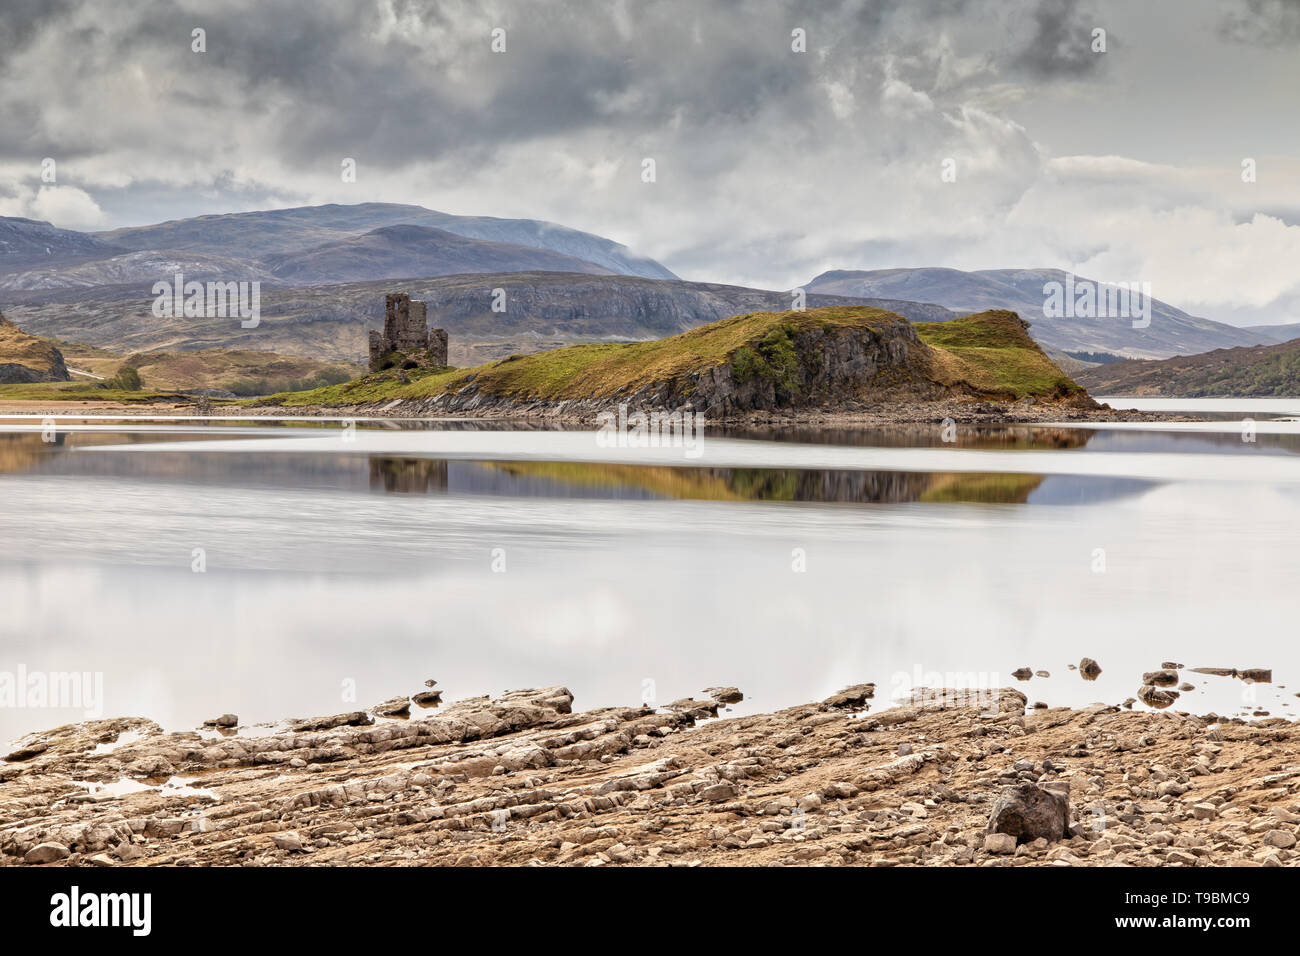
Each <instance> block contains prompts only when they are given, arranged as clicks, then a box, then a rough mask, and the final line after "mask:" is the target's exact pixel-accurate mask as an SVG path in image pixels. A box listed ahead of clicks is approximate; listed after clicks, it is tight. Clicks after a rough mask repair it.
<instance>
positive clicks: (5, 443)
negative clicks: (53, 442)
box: [0, 434, 50, 475]
mask: <svg viewBox="0 0 1300 956" xmlns="http://www.w3.org/2000/svg"><path fill="white" fill-rule="evenodd" d="M49 453H50V445H49V443H48V442H45V441H43V440H42V439H41V436H40V435H37V434H25V435H0V475H7V474H9V473H10V472H14V471H26V470H27V469H28V468H31V467H32V466H34V465H35V464H36V463H37V462H39V461H40V460H41V459H42V458H44V457H46V456H48V455H49Z"/></svg>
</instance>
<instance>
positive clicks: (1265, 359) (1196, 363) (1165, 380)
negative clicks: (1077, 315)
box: [1079, 341, 1300, 398]
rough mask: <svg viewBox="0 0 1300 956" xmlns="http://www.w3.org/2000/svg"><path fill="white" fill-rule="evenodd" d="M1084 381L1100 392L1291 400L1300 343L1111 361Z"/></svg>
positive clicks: (1299, 390)
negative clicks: (1146, 359) (1268, 397)
mask: <svg viewBox="0 0 1300 956" xmlns="http://www.w3.org/2000/svg"><path fill="white" fill-rule="evenodd" d="M1079 381H1080V382H1082V383H1083V384H1084V385H1086V386H1087V387H1088V388H1089V389H1090V390H1092V391H1094V392H1096V393H1097V394H1101V395H1165V396H1170V397H1175V398H1195V397H1199V396H1206V397H1209V396H1224V397H1232V396H1240V397H1244V398H1256V397H1267V396H1272V397H1277V398H1290V397H1292V396H1296V395H1300V341H1294V342H1286V343H1283V344H1281V345H1261V346H1256V347H1255V348H1249V349H1242V348H1237V349H1215V350H1214V351H1213V352H1203V353H1201V354H1199V355H1182V356H1178V357H1177V358H1171V359H1165V360H1164V361H1158V362H1139V361H1130V362H1110V363H1108V364H1106V365H1098V366H1097V367H1096V368H1091V369H1088V370H1087V371H1086V372H1082V373H1081V374H1080V375H1079Z"/></svg>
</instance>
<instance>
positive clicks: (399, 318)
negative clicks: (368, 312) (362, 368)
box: [370, 292, 447, 372]
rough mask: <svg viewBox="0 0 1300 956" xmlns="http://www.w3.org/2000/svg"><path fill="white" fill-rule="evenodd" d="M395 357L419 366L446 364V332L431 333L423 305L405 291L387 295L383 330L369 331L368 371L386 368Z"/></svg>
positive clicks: (434, 330) (434, 331)
mask: <svg viewBox="0 0 1300 956" xmlns="http://www.w3.org/2000/svg"><path fill="white" fill-rule="evenodd" d="M394 356H399V357H400V356H405V357H406V358H407V359H408V360H410V361H412V362H415V363H419V364H429V365H434V366H443V365H446V364H447V331H446V330H445V329H433V330H430V329H429V320H428V312H427V307H426V303H424V302H412V301H411V297H410V296H409V295H407V294H406V293H405V292H396V293H389V294H388V296H386V298H385V301H384V331H383V332H377V331H375V330H374V329H371V330H370V371H372V372H378V371H380V370H382V369H384V368H386V367H388V365H390V364H391V363H392V361H393V360H394Z"/></svg>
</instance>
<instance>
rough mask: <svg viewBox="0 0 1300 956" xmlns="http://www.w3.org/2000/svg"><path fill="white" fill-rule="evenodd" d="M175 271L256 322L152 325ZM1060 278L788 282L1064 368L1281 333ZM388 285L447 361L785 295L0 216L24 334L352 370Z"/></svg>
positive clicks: (546, 244) (511, 239)
mask: <svg viewBox="0 0 1300 956" xmlns="http://www.w3.org/2000/svg"><path fill="white" fill-rule="evenodd" d="M178 272H181V273H183V274H184V275H185V278H186V279H187V280H197V281H200V282H204V281H210V280H221V281H232V280H233V281H238V280H256V281H259V282H261V283H262V317H263V321H262V323H261V325H260V326H259V328H257V329H243V328H241V327H240V326H239V324H238V323H230V322H224V321H221V320H209V319H193V318H190V319H187V318H166V319H160V318H157V317H155V316H154V315H153V314H152V312H151V306H152V302H153V294H152V292H151V289H152V287H153V284H154V283H155V282H158V281H160V280H170V279H171V278H172V277H173V276H174V275H175V274H176V273H178ZM1064 279H1065V273H1063V272H1060V271H1059V270H1052V269H1022V270H1013V269H1004V270H985V271H979V272H961V271H958V270H955V269H940V268H915V269H885V270H876V271H832V272H824V273H822V274H821V275H819V276H817V277H816V278H814V279H813V280H812V281H811V282H809V283H808V284H807V285H806V286H805V287H804V289H805V291H806V292H807V293H808V301H807V305H808V307H809V308H816V307H822V306H830V305H869V306H873V307H875V308H881V309H887V310H889V311H893V312H897V313H899V314H901V315H904V316H906V317H907V318H909V319H911V320H912V321H920V322H936V321H947V320H949V319H951V318H953V317H954V316H956V315H959V314H968V313H974V312H981V311H985V310H988V309H1009V310H1012V311H1015V312H1018V313H1019V314H1020V315H1021V316H1022V317H1023V318H1025V319H1027V320H1028V321H1030V323H1031V328H1030V334H1031V335H1032V336H1033V337H1034V339H1035V340H1036V341H1038V343H1039V344H1040V345H1041V346H1042V347H1044V348H1045V349H1047V350H1048V352H1049V353H1050V354H1051V355H1052V356H1053V358H1054V359H1056V360H1058V361H1059V362H1062V363H1064V364H1069V365H1071V368H1072V369H1073V368H1074V367H1075V364H1076V363H1077V360H1083V361H1085V362H1089V361H1093V360H1096V359H1098V358H1101V359H1106V358H1111V357H1121V358H1164V357H1168V356H1171V355H1180V354H1189V353H1196V352H1204V351H1208V350H1210V349H1215V348H1230V347H1234V346H1243V345H1256V344H1265V343H1267V344H1272V343H1276V342H1278V341H1281V340H1282V338H1281V337H1283V336H1288V335H1289V334H1290V329H1289V327H1288V326H1269V327H1261V328H1256V329H1239V328H1235V327H1233V326H1229V325H1224V324H1222V323H1218V322H1214V321H1211V320H1209V319H1204V318H1200V317H1197V316H1193V315H1190V314H1188V313H1186V312H1184V311H1182V310H1181V309H1178V308H1176V307H1174V306H1172V305H1169V304H1168V303H1166V302H1164V301H1160V300H1152V302H1151V322H1150V325H1149V326H1148V327H1146V328H1134V327H1133V325H1132V323H1131V322H1129V321H1128V320H1127V319H1088V318H1068V319H1066V318H1050V317H1048V316H1045V315H1044V300H1045V296H1044V286H1045V284H1047V283H1050V282H1058V281H1063V280H1064ZM398 287H400V289H401V291H406V292H409V293H410V294H411V295H412V297H414V298H417V299H424V300H426V301H428V303H429V310H430V318H431V320H432V321H433V322H434V323H435V324H437V325H440V326H442V327H445V328H447V329H448V331H449V332H450V333H451V336H452V361H453V362H454V363H457V364H461V363H465V362H467V361H470V360H478V361H482V360H485V359H488V358H493V357H501V356H503V355H506V354H510V353H511V352H532V351H537V350H539V349H544V348H550V347H554V346H557V345H564V344H570V343H579V342H594V341H610V340H618V339H636V338H657V337H662V336H665V335H673V334H676V333H678V332H681V331H684V330H686V329H690V328H693V327H695V326H699V325H704V324H707V323H710V322H714V321H717V320H718V319H721V318H726V317H728V316H731V315H736V314H740V313H742V312H748V311H756V310H777V309H787V308H789V307H790V303H791V293H790V292H782V291H775V290H764V289H753V288H747V287H742V286H731V285H721V284H717V283H707V282H688V281H684V280H680V279H678V278H677V277H676V276H674V275H673V273H672V272H670V271H669V270H668V269H667V268H665V267H664V266H663V265H661V264H660V263H658V262H655V261H654V260H652V259H649V258H646V257H644V256H641V255H638V254H636V253H634V252H633V251H631V250H629V249H628V248H627V247H625V246H623V245H621V244H619V243H617V242H614V241H612V240H609V239H606V238H603V237H601V236H597V235H593V234H591V233H587V232H582V231H580V230H576V229H571V228H568V227H566V226H562V225H558V224H555V223H549V222H542V221H538V220H531V219H498V218H491V217H479V216H457V215H452V214H449V213H443V212H438V211H435V210H431V209H425V208H423V207H421V206H413V205H401V204H394V203H362V204H358V205H350V206H341V205H325V206H304V207H297V208H293V209H275V210H267V211H261V212H247V213H230V214H224V215H210V216H199V217H195V218H192V219H180V220H173V221H169V222H163V223H158V224H155V225H148V226H134V227H129V228H122V229H114V230H109V231H105V232H98V233H81V232H76V231H73V230H68V229H59V228H56V227H54V226H52V225H50V224H49V223H43V222H37V221H35V220H31V219H19V218H3V217H0V307H3V308H4V309H5V311H6V312H7V313H8V314H9V315H10V316H11V317H12V318H13V319H14V320H15V321H17V322H18V323H19V324H20V325H21V326H22V328H23V329H25V330H26V331H28V332H31V333H34V334H38V335H45V336H51V337H56V338H59V339H61V340H65V341H71V342H83V343H86V344H88V345H93V346H98V347H101V348H105V349H109V350H112V351H117V352H121V353H123V354H129V353H133V352H141V351H149V350H157V349H167V350H170V351H188V350H197V349H207V348H241V349H254V350H267V351H282V352H288V353H292V354H300V355H307V356H311V357H313V358H317V359H322V360H329V361H339V362H356V361H360V360H362V359H363V358H364V356H365V331H366V329H367V328H370V327H375V326H376V325H378V323H379V322H380V321H381V320H382V310H383V294H384V293H385V292H387V291H394V290H395V289H397V288H398ZM496 289H502V290H505V293H506V297H505V311H504V312H500V311H493V309H492V308H491V303H492V294H493V291H494V290H496ZM1071 356H1072V357H1071ZM1078 367H1084V366H1082V365H1078Z"/></svg>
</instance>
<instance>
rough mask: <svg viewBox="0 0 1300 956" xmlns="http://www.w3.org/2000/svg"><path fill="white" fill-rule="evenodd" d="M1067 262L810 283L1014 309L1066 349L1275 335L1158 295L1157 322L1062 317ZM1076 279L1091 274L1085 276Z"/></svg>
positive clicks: (1139, 348)
mask: <svg viewBox="0 0 1300 956" xmlns="http://www.w3.org/2000/svg"><path fill="white" fill-rule="evenodd" d="M1065 279H1066V273H1064V272H1062V271H1061V270H1059V269H989V270H983V271H978V272H962V271H960V270H958V269H878V270H875V271H870V272H853V271H833V272H824V273H822V274H821V275H819V276H817V277H816V278H815V279H813V280H812V281H811V282H809V283H808V285H807V289H808V290H809V291H810V292H821V293H825V294H828V295H856V296H893V297H896V298H903V299H915V300H919V301H923V302H937V303H939V304H940V305H943V306H946V307H947V308H950V309H954V310H956V311H959V312H978V311H982V310H984V309H1010V310H1011V311H1013V312H1017V313H1019V314H1020V315H1021V317H1023V318H1025V319H1027V320H1028V321H1029V322H1030V323H1031V330H1030V334H1031V335H1033V337H1034V339H1035V341H1037V342H1038V343H1039V344H1041V345H1043V346H1048V347H1051V348H1054V349H1059V350H1061V351H1062V352H1110V353H1113V354H1116V355H1121V356H1125V357H1127V358H1168V357H1170V356H1173V355H1188V354H1192V353H1196V352H1204V351H1207V350H1209V349H1214V348H1231V347H1234V346H1239V345H1241V346H1249V345H1259V344H1264V343H1268V342H1272V341H1275V340H1274V339H1272V338H1270V337H1268V336H1266V335H1263V334H1260V333H1255V332H1250V331H1247V330H1245V329H1239V328H1236V327H1235V326H1231V325H1225V324H1223V323H1221V322H1214V321H1211V320H1210V319H1204V318H1199V317H1197V316H1193V315H1189V314H1188V313H1186V312H1184V311H1183V310H1182V309H1179V308H1176V307H1174V306H1172V305H1169V304H1168V303H1166V302H1162V301H1160V300H1159V299H1154V298H1153V299H1152V301H1151V324H1150V325H1149V326H1148V327H1147V328H1133V324H1132V320H1131V319H1127V318H1089V317H1079V316H1071V317H1068V318H1067V317H1060V318H1048V317H1047V316H1046V315H1044V314H1043V304H1044V300H1045V295H1044V292H1043V286H1044V285H1045V284H1046V283H1049V282H1061V283H1064V282H1065ZM1075 281H1076V282H1084V281H1088V280H1086V279H1083V278H1082V277H1080V278H1076V280H1075Z"/></svg>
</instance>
